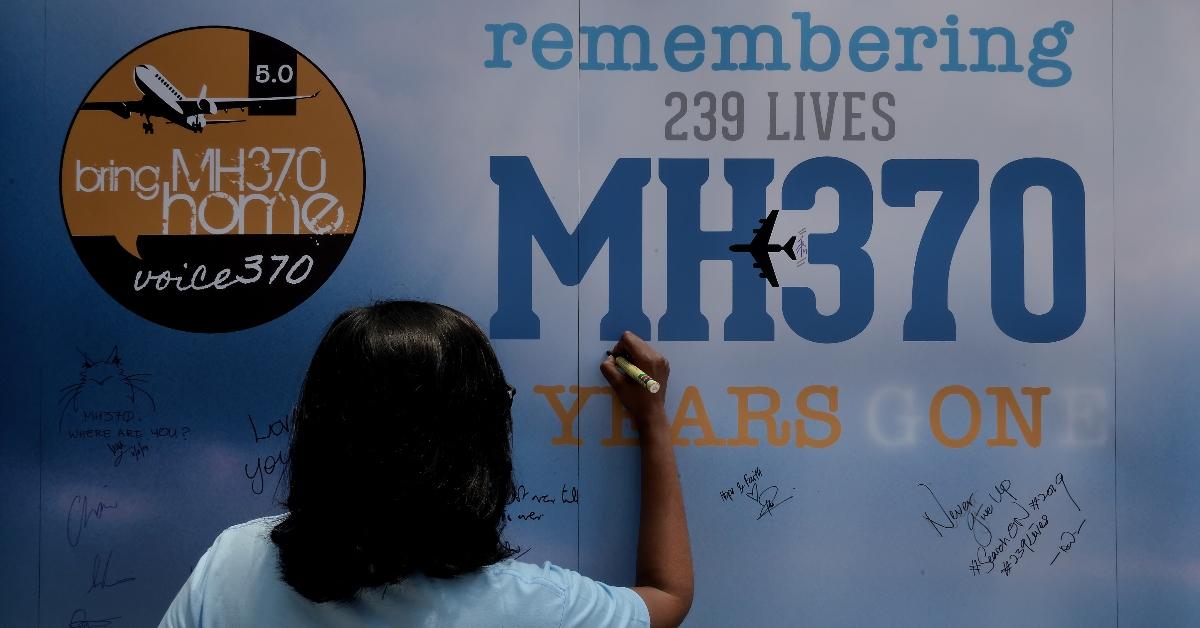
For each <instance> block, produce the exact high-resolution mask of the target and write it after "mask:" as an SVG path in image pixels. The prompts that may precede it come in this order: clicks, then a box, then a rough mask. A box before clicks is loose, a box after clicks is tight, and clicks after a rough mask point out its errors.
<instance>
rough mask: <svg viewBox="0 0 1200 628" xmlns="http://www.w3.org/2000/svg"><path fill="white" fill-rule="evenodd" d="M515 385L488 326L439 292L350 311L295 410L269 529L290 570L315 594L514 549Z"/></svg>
mask: <svg viewBox="0 0 1200 628" xmlns="http://www.w3.org/2000/svg"><path fill="white" fill-rule="evenodd" d="M510 408H511V389H510V388H509V387H508V384H507V382H506V381H505V379H504V373H503V371H501V369H500V363H499V361H498V360H497V359H496V354H495V353H494V352H493V351H492V347H491V344H490V343H489V342H488V339H487V336H486V335H484V333H483V331H481V330H480V329H479V327H478V326H477V325H476V324H475V323H474V322H473V321H471V319H470V318H468V317H467V316H465V315H464V314H462V313H461V312H459V311H457V310H455V309H453V308H449V307H446V306H444V305H438V304H435V303H422V302H416V301H384V302H379V303H376V304H375V305H372V306H370V307H360V308H355V309H351V310H348V311H346V312H343V313H342V314H341V315H339V316H338V317H337V319H335V320H334V321H333V323H332V324H331V325H330V326H329V329H328V330H327V331H326V332H325V336H324V338H322V339H321V342H320V344H319V346H318V347H317V350H316V352H315V353H314V355H313V358H312V362H311V363H310V364H309V367H308V374H307V375H306V376H305V378H304V384H303V386H302V388H301V392H300V399H299V402H298V403H297V405H296V408H295V411H294V424H293V427H292V443H291V457H290V464H289V468H288V478H287V482H288V494H287V498H286V500H285V501H284V504H283V505H284V506H286V507H287V509H288V514H287V515H286V517H285V518H284V519H283V520H281V521H280V522H279V523H278V524H277V525H276V526H275V528H274V529H273V530H272V531H271V540H272V541H274V543H275V545H276V546H278V548H279V567H280V571H281V572H282V576H283V579H284V581H286V582H287V583H288V584H289V585H291V587H292V588H293V589H295V590H296V591H297V592H299V593H300V594H301V595H303V596H304V597H306V598H308V599H309V600H312V601H314V602H329V601H348V600H351V599H353V598H354V596H355V595H356V594H357V593H358V592H359V591H360V590H361V589H364V588H370V587H377V586H381V585H387V584H395V583H398V582H400V581H402V580H403V579H404V578H406V577H408V576H410V575H412V574H415V573H422V574H425V575H428V576H433V577H439V578H449V577H453V576H456V575H459V574H463V573H467V572H471V571H475V570H477V569H479V568H481V567H483V566H485V565H490V564H492V563H495V562H498V561H500V560H503V559H505V558H508V557H509V556H511V555H512V554H513V550H512V549H510V548H509V546H508V545H507V544H505V543H504V542H503V540H502V539H501V537H500V532H501V530H502V528H503V525H504V523H503V522H504V509H505V506H506V504H507V502H508V499H509V496H510V495H511V494H512V493H513V478H512V415H511V411H510Z"/></svg>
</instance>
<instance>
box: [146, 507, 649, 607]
mask: <svg viewBox="0 0 1200 628" xmlns="http://www.w3.org/2000/svg"><path fill="white" fill-rule="evenodd" d="M279 519H280V516H275V517H264V518H262V519H255V520H254V521H249V522H246V523H243V524H239V525H235V526H233V527H231V528H229V529H227V530H225V531H224V532H222V533H221V534H220V536H218V537H217V539H216V541H213V544H212V547H210V548H209V549H208V551H207V552H205V553H204V555H203V556H201V557H200V562H198V563H197V564H196V568H195V569H194V570H192V575H191V577H189V578H188V580H187V582H185V583H184V585H183V588H182V589H180V590H179V593H178V594H177V595H176V596H175V600H174V601H173V602H171V607H170V608H168V609H167V614H166V615H164V616H163V618H162V621H161V622H160V623H159V628H192V627H196V628H200V627H209V626H222V627H226V626H288V627H290V628H305V627H307V626H322V627H324V626H338V627H341V626H346V627H360V626H361V627H363V628H367V627H370V628H384V627H391V626H406V627H407V626H422V627H433V626H464V627H476V626H479V627H484V626H513V627H519V628H537V627H540V626H547V627H559V628H565V627H567V626H639V627H641V626H649V625H650V616H649V612H648V611H647V609H646V604H645V602H643V601H642V598H641V596H639V595H638V594H637V593H635V592H634V591H633V590H631V589H627V588H624V587H612V586H609V585H606V584H604V583H601V582H597V581H595V580H592V579H590V578H587V577H584V576H582V575H580V574H578V573H576V572H574V571H571V570H570V569H563V568H562V567H558V566H556V565H552V564H550V563H545V564H543V565H541V566H538V565H532V564H529V563H522V562H518V561H515V560H506V561H502V562H499V563H496V564H495V565H489V566H487V567H484V568H483V569H482V570H480V571H478V572H475V573H470V574H465V575H462V576H458V577H456V578H452V579H448V580H447V579H439V578H428V577H425V576H420V575H414V576H411V577H409V578H407V579H406V580H404V581H403V582H402V583H400V584H399V585H393V586H389V587H383V588H380V589H376V590H368V591H363V592H361V593H360V594H359V596H358V598H357V599H356V600H355V601H353V602H351V603H349V604H337V603H326V604H314V603H313V602H310V601H309V600H307V599H305V598H304V597H303V596H301V595H300V594H299V593H296V591H295V590H294V589H292V588H291V587H290V586H288V584H287V583H286V582H284V581H283V579H282V578H281V577H280V576H279V568H278V559H279V551H278V549H277V548H276V547H275V544H274V543H272V542H271V539H270V537H269V536H268V535H269V534H270V531H271V528H273V527H274V526H275V524H276V523H278V522H279Z"/></svg>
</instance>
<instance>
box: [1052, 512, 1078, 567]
mask: <svg viewBox="0 0 1200 628" xmlns="http://www.w3.org/2000/svg"><path fill="white" fill-rule="evenodd" d="M1085 523H1087V519H1084V520H1083V521H1080V522H1079V527H1078V528H1075V531H1074V532H1063V533H1062V534H1060V535H1058V540H1060V541H1067V542H1066V543H1063V544H1062V545H1059V546H1058V553H1057V554H1055V555H1054V558H1052V559H1050V564H1051V565H1053V564H1054V561H1056V560H1058V557H1059V556H1062V555H1063V554H1066V553H1067V552H1069V551H1071V548H1072V547H1075V541H1076V538H1077V537H1078V536H1079V533H1080V532H1083V524H1085ZM1067 537H1070V540H1069V541H1068V540H1067Z"/></svg>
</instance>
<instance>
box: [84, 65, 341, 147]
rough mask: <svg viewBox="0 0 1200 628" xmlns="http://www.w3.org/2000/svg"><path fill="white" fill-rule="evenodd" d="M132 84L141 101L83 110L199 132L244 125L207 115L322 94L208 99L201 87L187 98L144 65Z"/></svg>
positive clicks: (146, 127)
mask: <svg viewBox="0 0 1200 628" xmlns="http://www.w3.org/2000/svg"><path fill="white" fill-rule="evenodd" d="M133 83H134V85H136V86H137V88H138V91H140V92H142V98H141V99H140V100H117V101H105V102H85V103H83V105H82V106H80V107H79V108H80V109H81V110H93V111H97V110H98V111H111V112H113V113H115V114H117V115H118V116H121V117H122V118H125V119H126V120H128V119H129V117H130V116H131V115H133V114H139V115H141V116H142V117H144V118H145V119H146V121H145V122H143V123H142V131H143V132H144V133H154V124H153V123H152V122H150V117H151V116H158V117H160V118H163V119H164V120H166V121H167V122H170V123H172V124H178V125H179V126H181V127H183V128H185V129H188V130H189V131H193V132H195V133H200V132H202V131H203V130H204V127H205V126H207V125H209V124H230V123H233V122H245V120H244V119H242V120H207V119H205V117H204V116H206V115H211V114H215V113H217V112H218V111H227V110H229V109H242V110H245V109H246V107H248V106H250V105H253V104H255V103H263V102H273V101H281V100H305V99H307V98H315V97H316V96H317V95H318V94H320V93H321V92H320V91H317V92H316V93H313V94H309V95H307V96H271V97H266V98H209V97H208V96H207V94H206V93H207V92H208V85H204V86H202V87H201V88H200V96H199V97H197V98H188V97H187V96H184V95H183V92H181V91H179V89H178V88H177V87H175V86H174V85H173V84H171V81H168V80H167V77H165V76H163V74H162V72H159V71H158V69H157V68H155V67H154V66H152V65H148V64H142V65H139V66H137V67H136V68H134V69H133Z"/></svg>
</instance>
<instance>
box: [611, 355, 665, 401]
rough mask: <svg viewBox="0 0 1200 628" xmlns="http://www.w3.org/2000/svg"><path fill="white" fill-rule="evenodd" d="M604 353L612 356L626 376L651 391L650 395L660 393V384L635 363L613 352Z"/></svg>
mask: <svg viewBox="0 0 1200 628" xmlns="http://www.w3.org/2000/svg"><path fill="white" fill-rule="evenodd" d="M604 353H605V354H606V355H611V356H612V358H613V361H614V362H616V363H617V368H619V369H621V371H622V372H624V373H625V374H626V375H628V376H630V377H632V378H633V379H636V380H637V381H638V383H639V384H641V385H642V386H643V387H644V388H645V389H646V390H648V391H650V394H654V393H657V392H658V389H659V388H660V387H659V385H658V382H656V381H654V379H653V378H651V377H650V376H649V375H647V374H646V372H645V371H643V370H642V369H640V368H638V367H636V366H634V365H633V363H632V362H630V361H629V360H627V359H625V357H624V356H620V355H616V354H615V353H613V352H612V351H605V352H604Z"/></svg>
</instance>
